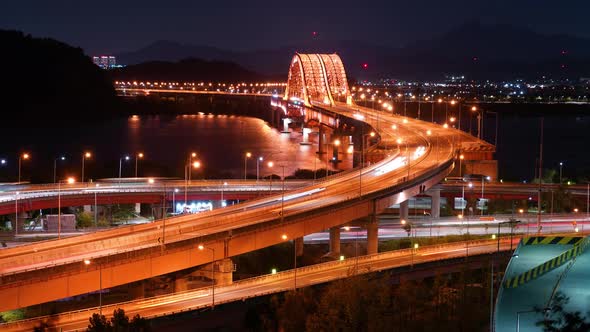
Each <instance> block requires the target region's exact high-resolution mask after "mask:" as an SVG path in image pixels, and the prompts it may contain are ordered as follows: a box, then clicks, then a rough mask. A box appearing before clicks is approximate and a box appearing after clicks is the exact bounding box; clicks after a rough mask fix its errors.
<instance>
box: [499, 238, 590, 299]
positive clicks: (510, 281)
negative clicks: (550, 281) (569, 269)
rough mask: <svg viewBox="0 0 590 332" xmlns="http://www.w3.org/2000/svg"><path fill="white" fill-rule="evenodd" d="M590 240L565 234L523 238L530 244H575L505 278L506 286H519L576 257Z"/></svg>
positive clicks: (525, 242)
mask: <svg viewBox="0 0 590 332" xmlns="http://www.w3.org/2000/svg"><path fill="white" fill-rule="evenodd" d="M588 243H590V241H589V240H588V238H582V237H564V236H535V237H528V238H524V239H522V244H523V245H525V246H529V245H552V244H553V245H555V244H559V245H573V247H572V248H570V249H568V250H566V251H564V252H563V253H561V254H560V255H558V256H556V257H553V258H552V259H550V260H548V261H546V262H544V263H542V264H540V265H537V266H535V267H533V268H532V269H529V270H527V271H525V272H523V273H521V274H519V275H517V276H514V277H512V278H507V279H506V280H504V287H505V288H517V287H519V286H521V285H523V284H526V283H528V282H529V281H531V280H535V279H537V278H538V277H540V276H542V275H544V274H546V273H548V272H550V271H552V270H554V269H556V268H558V267H560V266H562V265H563V264H565V263H567V262H570V261H571V260H573V259H575V258H576V257H577V256H578V255H580V254H581V253H583V252H584V250H585V249H586V247H587V246H588Z"/></svg>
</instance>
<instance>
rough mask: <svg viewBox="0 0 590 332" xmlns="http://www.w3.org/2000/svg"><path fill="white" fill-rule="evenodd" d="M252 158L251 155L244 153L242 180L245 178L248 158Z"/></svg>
mask: <svg viewBox="0 0 590 332" xmlns="http://www.w3.org/2000/svg"><path fill="white" fill-rule="evenodd" d="M250 157H252V153H250V152H246V154H245V155H244V180H246V179H247V178H246V177H247V174H246V172H247V169H248V158H250Z"/></svg>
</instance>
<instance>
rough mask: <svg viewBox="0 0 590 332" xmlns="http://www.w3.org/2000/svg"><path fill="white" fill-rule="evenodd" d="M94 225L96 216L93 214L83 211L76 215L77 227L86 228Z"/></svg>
mask: <svg viewBox="0 0 590 332" xmlns="http://www.w3.org/2000/svg"><path fill="white" fill-rule="evenodd" d="M93 225H94V216H93V215H92V213H91V212H87V211H82V212H79V213H78V214H77V215H76V227H77V228H86V227H91V226H93Z"/></svg>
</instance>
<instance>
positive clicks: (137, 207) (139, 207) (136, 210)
mask: <svg viewBox="0 0 590 332" xmlns="http://www.w3.org/2000/svg"><path fill="white" fill-rule="evenodd" d="M135 213H137V214H140V213H141V203H135Z"/></svg>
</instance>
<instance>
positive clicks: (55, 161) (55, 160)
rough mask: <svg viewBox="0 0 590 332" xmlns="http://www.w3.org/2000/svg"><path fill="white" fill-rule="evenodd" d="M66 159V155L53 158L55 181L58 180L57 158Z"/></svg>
mask: <svg viewBox="0 0 590 332" xmlns="http://www.w3.org/2000/svg"><path fill="white" fill-rule="evenodd" d="M58 159H59V160H62V161H63V160H66V157H64V156H61V157H57V158H53V183H55V182H56V181H57V160H58Z"/></svg>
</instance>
